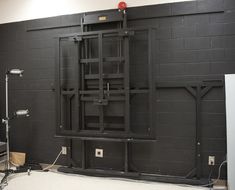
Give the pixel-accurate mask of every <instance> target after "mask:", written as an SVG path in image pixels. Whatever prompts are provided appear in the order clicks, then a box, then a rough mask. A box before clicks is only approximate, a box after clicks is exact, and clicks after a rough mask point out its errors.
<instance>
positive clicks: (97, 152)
mask: <svg viewBox="0 0 235 190" xmlns="http://www.w3.org/2000/svg"><path fill="white" fill-rule="evenodd" d="M103 153H104V152H103V149H99V148H96V149H95V157H97V158H103Z"/></svg>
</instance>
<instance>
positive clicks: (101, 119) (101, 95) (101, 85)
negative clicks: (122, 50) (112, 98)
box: [98, 33, 104, 132]
mask: <svg viewBox="0 0 235 190" xmlns="http://www.w3.org/2000/svg"><path fill="white" fill-rule="evenodd" d="M98 45H99V100H98V101H99V103H101V105H100V106H99V113H100V115H99V127H100V131H101V132H103V131H104V108H103V105H102V101H103V98H104V89H103V88H104V81H103V34H102V33H99V35H98Z"/></svg>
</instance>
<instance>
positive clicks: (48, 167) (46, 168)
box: [43, 150, 62, 171]
mask: <svg viewBox="0 0 235 190" xmlns="http://www.w3.org/2000/svg"><path fill="white" fill-rule="evenodd" d="M61 154H62V150H61V151H60V152H59V154H58V155H57V157H56V159H55V161H54V162H53V163H52V164H51V165H50V166H47V167H45V168H44V169H43V171H45V170H48V169H50V168H52V167H53V166H54V165H55V164H56V162H57V160H58V159H59V157H60V156H61Z"/></svg>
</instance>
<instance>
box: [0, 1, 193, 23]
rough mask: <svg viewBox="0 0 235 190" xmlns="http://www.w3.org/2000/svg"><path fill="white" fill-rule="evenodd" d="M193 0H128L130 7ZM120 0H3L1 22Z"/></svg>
mask: <svg viewBox="0 0 235 190" xmlns="http://www.w3.org/2000/svg"><path fill="white" fill-rule="evenodd" d="M180 1H192V0H145V1H143V0H126V3H127V5H128V7H136V6H144V5H153V4H162V3H172V2H180ZM118 2H119V0H99V1H98V0H59V1H58V0H40V1H39V0H1V1H0V24H1V23H8V22H16V21H23V20H31V19H37V18H46V17H52V16H59V15H67V14H74V13H81V12H89V11H97V10H106V9H115V8H116V7H117V4H118Z"/></svg>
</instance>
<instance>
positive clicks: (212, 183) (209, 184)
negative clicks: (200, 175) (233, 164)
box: [201, 160, 227, 187]
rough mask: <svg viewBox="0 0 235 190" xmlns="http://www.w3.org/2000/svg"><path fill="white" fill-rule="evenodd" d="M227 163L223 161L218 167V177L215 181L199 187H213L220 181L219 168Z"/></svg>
mask: <svg viewBox="0 0 235 190" xmlns="http://www.w3.org/2000/svg"><path fill="white" fill-rule="evenodd" d="M225 163H227V160H224V161H223V162H222V163H221V164H220V166H219V173H218V177H217V179H216V180H215V181H213V182H211V183H208V184H205V185H201V186H202V187H207V186H211V185H214V184H215V183H217V182H218V181H219V180H220V175H221V168H222V166H223V165H224V164H225Z"/></svg>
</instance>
